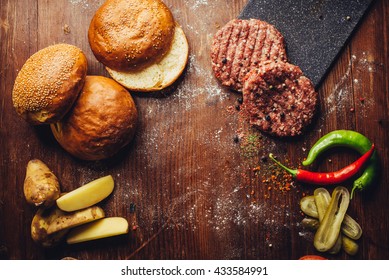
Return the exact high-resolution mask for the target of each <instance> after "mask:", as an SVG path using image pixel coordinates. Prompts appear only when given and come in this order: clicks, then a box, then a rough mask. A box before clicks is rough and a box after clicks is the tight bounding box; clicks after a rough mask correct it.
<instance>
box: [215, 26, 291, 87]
mask: <svg viewBox="0 0 389 280" xmlns="http://www.w3.org/2000/svg"><path fill="white" fill-rule="evenodd" d="M211 60H212V69H213V71H214V74H215V76H216V78H217V79H218V80H220V82H221V83H222V84H223V85H224V86H228V87H231V88H232V89H234V90H237V91H241V90H242V87H243V82H242V81H243V78H244V77H245V75H246V74H247V73H248V72H249V71H250V70H251V69H252V68H255V67H258V66H260V64H261V63H263V62H265V61H268V60H272V61H277V60H278V61H286V60H287V56H286V49H285V42H284V37H283V36H282V35H281V33H280V32H279V31H278V30H277V29H276V28H275V27H274V26H273V25H271V24H269V23H267V22H264V21H261V20H258V19H250V20H240V19H234V20H231V21H230V22H228V23H227V24H226V25H225V26H224V27H222V28H221V29H219V30H218V32H217V33H216V34H215V36H214V39H213V43H212V50H211Z"/></svg>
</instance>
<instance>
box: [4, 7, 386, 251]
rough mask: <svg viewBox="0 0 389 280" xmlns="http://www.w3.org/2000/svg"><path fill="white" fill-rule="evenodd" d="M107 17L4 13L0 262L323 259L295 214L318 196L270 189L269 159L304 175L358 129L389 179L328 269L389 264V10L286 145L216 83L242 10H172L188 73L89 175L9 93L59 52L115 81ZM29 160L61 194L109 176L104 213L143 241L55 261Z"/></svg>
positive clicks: (361, 211) (119, 241) (366, 200)
mask: <svg viewBox="0 0 389 280" xmlns="http://www.w3.org/2000/svg"><path fill="white" fill-rule="evenodd" d="M102 3H103V1H102V0H100V1H86V0H58V1H48V0H46V1H43V0H25V1H23V0H16V1H11V0H0V42H1V53H0V67H1V68H0V98H1V99H0V104H1V111H0V147H1V150H0V159H1V161H0V178H1V183H0V223H1V226H0V258H9V259H60V258H62V257H65V256H71V257H75V258H79V259H297V258H299V257H300V256H302V255H304V254H312V253H315V249H314V247H313V242H312V238H313V235H312V233H310V232H308V231H306V230H305V229H303V228H301V226H300V221H301V219H302V215H301V213H300V211H299V205H298V203H299V200H300V199H301V197H302V196H303V193H305V194H311V193H313V190H314V187H312V186H305V185H299V184H295V185H294V186H292V187H291V189H290V190H286V189H285V185H284V184H281V185H280V184H279V182H283V183H285V182H286V183H288V182H290V181H289V180H286V179H284V178H279V180H278V178H274V177H272V176H280V175H279V173H277V171H276V169H275V168H274V166H273V165H272V164H271V163H270V162H268V161H265V160H264V159H263V157H264V156H266V155H267V154H268V153H269V152H270V151H271V152H273V153H275V154H276V155H278V156H279V157H280V158H281V159H282V160H285V161H287V162H288V164H289V165H291V166H297V165H298V163H299V162H301V160H302V159H303V158H304V156H306V154H307V150H308V149H309V147H310V146H311V145H312V144H313V143H314V142H315V141H316V140H317V139H318V138H319V137H320V136H322V135H324V134H325V133H327V132H330V131H332V130H335V129H353V130H357V131H359V132H361V133H363V134H365V135H366V136H367V137H369V138H370V139H371V140H372V141H374V142H375V144H376V147H377V151H378V153H379V155H380V161H381V165H382V169H383V172H382V175H381V178H380V181H379V183H378V184H377V185H376V186H374V187H373V188H372V189H371V190H369V191H367V192H364V193H358V195H357V196H356V197H355V198H354V199H353V200H352V202H351V204H350V208H349V213H350V215H351V216H353V217H354V218H355V219H356V220H357V221H358V222H359V223H360V224H361V226H362V228H363V230H364V234H363V236H362V238H361V240H360V241H359V245H360V251H359V253H358V254H357V255H356V256H354V257H349V256H347V255H346V254H344V253H340V254H338V255H335V256H328V257H329V258H331V259H389V250H388V249H389V248H388V247H389V216H388V215H387V210H386V207H385V206H386V204H387V201H389V188H387V186H386V182H388V181H389V175H388V174H389V173H388V172H387V167H388V165H389V158H388V143H389V134H388V129H389V116H388V103H389V100H388V99H389V97H388V96H389V95H388V86H389V84H388V63H389V61H388V12H389V5H388V1H385V0H377V1H376V3H375V4H374V5H373V7H372V8H371V11H370V12H369V13H368V14H367V16H366V18H365V19H364V20H363V22H362V24H361V25H360V27H359V29H358V30H357V32H356V33H355V34H354V35H353V37H352V39H351V40H350V42H349V43H348V45H347V46H346V48H345V49H344V51H343V52H342V54H341V55H340V57H339V58H338V60H337V61H336V63H335V64H334V66H333V68H332V70H331V71H330V73H329V75H328V76H327V78H326V80H325V81H324V83H323V84H322V86H321V87H320V89H319V95H320V112H319V115H318V117H317V119H316V120H315V122H314V123H313V125H312V126H311V128H310V130H309V131H308V132H307V133H306V134H304V135H303V136H302V137H299V138H296V139H291V140H280V139H275V138H270V137H268V136H266V135H262V134H260V133H259V132H257V131H255V130H253V129H251V128H250V127H248V126H247V123H246V122H245V120H244V117H243V116H242V114H241V113H239V112H238V110H236V109H235V106H236V105H237V98H239V97H240V95H239V94H237V93H234V92H231V91H229V90H227V89H225V88H223V87H221V86H220V85H219V84H218V82H217V81H216V79H215V78H214V77H213V75H212V72H211V65H210V57H209V53H210V44H211V42H212V36H213V34H215V32H216V31H217V29H218V28H220V27H221V26H223V25H224V24H225V23H226V22H227V21H229V20H230V19H232V18H235V17H236V16H237V15H238V14H239V12H240V11H241V9H242V8H243V7H244V4H245V0H236V1H227V0H213V1H199V0H165V3H166V4H167V5H168V6H169V7H170V9H171V10H172V12H173V15H174V17H175V19H176V20H177V21H178V22H179V23H180V24H181V25H182V27H183V30H184V31H185V33H186V35H187V37H188V40H189V44H190V60H189V64H188V67H187V69H186V71H185V73H184V74H183V76H182V77H181V78H180V79H179V81H177V83H175V84H174V85H173V86H172V87H170V88H169V89H167V90H166V91H164V92H163V93H162V94H158V95H157V96H154V95H152V96H148V95H145V94H136V93H132V95H133V97H134V99H135V102H136V104H137V107H138V110H139V119H140V125H139V129H138V131H137V134H136V137H135V139H134V141H133V142H132V143H131V144H130V145H129V146H128V147H126V148H125V149H124V150H123V152H121V153H120V154H119V155H118V156H116V157H115V158H113V159H109V160H105V161H101V162H84V161H80V160H77V159H75V158H73V157H72V156H70V155H69V154H67V153H66V152H65V151H64V150H63V149H62V148H61V147H60V146H59V145H58V143H57V142H56V141H55V139H54V138H53V136H52V135H51V132H50V130H49V129H48V127H45V126H41V127H32V126H30V125H28V124H27V123H25V122H24V121H23V120H22V119H21V118H19V117H18V116H17V115H16V113H15V111H14V109H13V107H12V100H11V93H12V87H13V83H14V80H15V77H16V75H17V73H18V70H20V68H21V67H22V66H23V64H24V62H25V61H26V60H27V58H28V57H29V56H30V55H32V54H33V53H35V52H36V51H38V50H39V49H41V48H44V47H46V46H48V45H51V44H54V43H60V42H66V43H70V44H74V45H76V46H78V47H80V48H81V49H82V50H83V51H84V52H85V54H86V56H87V58H88V63H89V68H88V74H89V75H104V76H108V74H107V72H106V71H105V69H104V68H103V66H102V65H101V64H100V63H98V62H97V61H96V59H95V58H94V56H93V54H92V52H91V50H90V48H89V44H88V40H87V29H88V26H89V22H90V20H91V18H92V16H93V14H94V12H95V11H96V9H97V8H98V7H99V5H101V4H102ZM69 31H70V32H69ZM361 98H363V102H362V101H361ZM350 109H353V110H354V111H353V112H352V110H350ZM236 135H238V136H239V137H240V138H239V139H240V141H239V142H238V143H236V141H234V137H235V136H236ZM32 158H39V159H41V160H42V161H44V162H45V163H46V164H47V165H48V166H49V167H50V168H51V169H52V170H53V171H54V173H55V174H56V175H57V177H58V178H59V180H60V183H61V187H62V190H63V191H70V190H72V189H74V188H76V187H78V186H81V185H82V184H84V183H87V182H89V181H91V180H93V179H96V178H98V177H100V176H104V175H107V174H112V176H113V177H114V179H115V185H116V186H115V190H114V193H113V194H112V195H111V196H110V197H109V198H108V199H106V200H105V201H103V202H102V203H100V205H101V207H103V208H104V210H105V211H106V215H107V216H116V215H117V216H122V217H126V218H127V219H128V220H129V222H130V224H131V225H137V229H136V230H131V231H130V233H129V234H128V235H125V236H119V237H115V238H109V239H105V240H99V241H93V242H88V243H85V244H77V245H71V246H68V245H60V246H59V247H57V248H55V249H46V250H45V249H42V248H41V247H39V246H38V245H37V244H34V242H33V241H32V239H31V236H30V223H31V220H32V217H33V215H34V213H35V211H36V209H34V208H33V207H30V206H28V205H27V203H26V202H25V200H24V197H23V187H22V186H23V181H24V176H25V168H26V165H27V162H28V161H29V160H30V159H32ZM356 158H357V154H355V153H353V152H351V151H348V150H341V149H336V150H334V151H331V152H329V153H328V154H326V156H325V157H323V158H321V160H320V161H319V162H318V164H316V165H315V170H321V171H324V170H336V169H338V168H341V167H342V166H344V165H346V164H348V163H350V162H352V161H353V160H354V159H356ZM329 159H331V162H330V161H329ZM258 166H259V167H260V169H259V168H257V169H255V168H256V167H258ZM266 180H267V181H266ZM347 186H351V185H350V184H348V185H347ZM134 210H135V211H134ZM131 229H132V228H131Z"/></svg>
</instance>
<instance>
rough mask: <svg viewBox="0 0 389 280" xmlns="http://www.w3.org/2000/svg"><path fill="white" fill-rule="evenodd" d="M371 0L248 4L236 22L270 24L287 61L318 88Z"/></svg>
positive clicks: (264, 0) (252, 1)
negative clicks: (281, 37) (282, 42)
mask: <svg viewBox="0 0 389 280" xmlns="http://www.w3.org/2000/svg"><path fill="white" fill-rule="evenodd" d="M373 2H374V0H299V1H292V0H249V2H248V3H247V5H246V6H245V8H244V9H243V11H242V13H241V14H240V16H239V18H241V19H249V18H258V19H261V20H264V21H267V22H269V23H271V24H273V25H274V26H275V27H276V28H277V29H278V30H279V31H280V32H281V33H282V34H283V35H284V37H285V41H286V44H287V53H288V58H289V61H290V62H291V63H293V64H295V65H298V66H300V68H301V69H302V70H303V72H304V74H305V75H306V76H307V77H309V78H310V79H311V80H312V82H313V83H314V85H315V86H316V87H318V86H319V85H320V83H321V82H322V80H323V79H324V77H325V75H326V73H327V71H328V70H329V68H330V67H331V65H332V63H333V62H334V61H335V59H336V57H337V56H338V54H339V53H340V51H341V50H342V48H343V47H344V45H345V44H346V42H347V40H348V39H349V37H350V35H351V34H352V32H353V31H354V30H355V28H356V27H357V26H358V23H359V22H360V21H361V19H362V18H363V15H364V14H365V13H366V11H367V10H368V8H369V7H370V5H371V4H372V3H373Z"/></svg>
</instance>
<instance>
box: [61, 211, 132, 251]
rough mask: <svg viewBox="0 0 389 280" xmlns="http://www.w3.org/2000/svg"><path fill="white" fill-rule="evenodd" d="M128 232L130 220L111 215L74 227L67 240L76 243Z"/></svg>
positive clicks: (69, 242)
mask: <svg viewBox="0 0 389 280" xmlns="http://www.w3.org/2000/svg"><path fill="white" fill-rule="evenodd" d="M126 233H128V222H127V220H126V219H124V218H122V217H109V218H104V219H100V220H97V221H94V222H91V223H88V224H85V225H82V226H79V227H76V228H73V229H72V230H71V231H70V232H69V234H68V236H67V240H66V242H67V243H68V244H75V243H80V242H86V241H90V240H95V239H100V238H106V237H111V236H116V235H121V234H126Z"/></svg>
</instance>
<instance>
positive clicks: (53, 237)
mask: <svg viewBox="0 0 389 280" xmlns="http://www.w3.org/2000/svg"><path fill="white" fill-rule="evenodd" d="M61 213H63V212H62V211H61V210H60V209H58V208H57V207H53V208H50V209H44V208H39V209H38V211H37V213H36V214H35V216H34V218H33V219H32V222H31V237H32V239H33V240H34V241H35V242H37V243H38V244H40V245H42V246H43V247H53V246H55V245H57V244H58V243H60V242H61V241H62V239H63V238H64V237H65V235H66V234H67V233H68V229H65V230H61V231H57V232H55V233H53V234H48V233H47V229H48V227H49V225H50V223H51V221H53V220H54V219H56V218H57V217H59V215H61Z"/></svg>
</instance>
